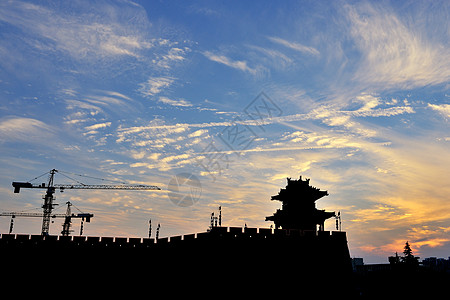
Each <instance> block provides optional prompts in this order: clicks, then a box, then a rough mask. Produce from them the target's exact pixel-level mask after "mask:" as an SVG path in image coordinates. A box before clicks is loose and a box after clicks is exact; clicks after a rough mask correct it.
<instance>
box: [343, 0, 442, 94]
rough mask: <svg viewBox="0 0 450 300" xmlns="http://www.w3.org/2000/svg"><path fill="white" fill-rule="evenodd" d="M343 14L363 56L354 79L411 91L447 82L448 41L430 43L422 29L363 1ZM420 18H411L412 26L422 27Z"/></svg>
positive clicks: (380, 7) (391, 12) (387, 10)
mask: <svg viewBox="0 0 450 300" xmlns="http://www.w3.org/2000/svg"><path fill="white" fill-rule="evenodd" d="M346 11H347V17H348V19H349V20H350V23H351V31H350V32H351V36H352V37H353V38H354V41H355V43H356V46H357V47H358V49H359V50H360V51H361V54H362V62H361V63H360V67H359V69H358V70H357V72H356V74H355V76H354V79H355V80H357V81H362V82H366V83H370V84H372V85H373V84H378V87H380V88H390V87H394V86H396V87H401V88H413V87H419V86H424V85H429V84H439V83H445V82H448V81H449V79H450V50H449V49H450V48H449V47H448V45H446V43H447V40H443V41H441V42H440V41H436V40H433V41H432V39H431V38H429V35H428V34H425V33H424V32H421V28H419V27H416V28H414V26H410V25H411V24H406V23H405V21H403V20H401V19H400V18H399V17H398V16H397V15H396V14H395V13H394V12H393V11H391V10H389V9H387V8H386V7H384V6H383V7H382V6H381V5H377V4H373V5H372V4H370V2H364V3H363V4H360V5H357V6H350V5H348V6H346ZM420 18H422V16H417V19H416V18H415V19H414V22H415V24H421V23H420V22H422V21H423V20H420ZM414 29H415V30H414Z"/></svg>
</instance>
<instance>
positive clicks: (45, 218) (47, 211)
mask: <svg viewBox="0 0 450 300" xmlns="http://www.w3.org/2000/svg"><path fill="white" fill-rule="evenodd" d="M58 172H59V171H58V170H56V169H52V170H50V172H48V173H49V179H48V183H47V184H45V183H42V184H39V185H35V184H32V183H30V182H16V181H15V182H13V183H12V186H13V187H14V193H19V192H20V189H21V188H29V189H47V192H46V194H45V195H44V204H43V205H42V209H43V214H42V231H41V232H42V235H48V231H49V226H50V218H51V217H52V210H53V208H54V204H53V200H54V199H55V198H54V197H53V194H54V193H55V191H56V189H59V190H60V191H61V192H63V191H64V190H66V189H90V190H92V189H103V190H160V188H159V187H157V186H154V185H127V184H119V185H104V184H101V185H91V184H83V183H81V182H79V181H77V184H54V177H55V174H56V173H58ZM44 175H45V174H44ZM66 177H68V176H66ZM69 178H70V177H69ZM69 208H70V207H69ZM63 231H64V230H63Z"/></svg>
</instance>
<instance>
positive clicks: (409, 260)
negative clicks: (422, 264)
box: [400, 241, 418, 266]
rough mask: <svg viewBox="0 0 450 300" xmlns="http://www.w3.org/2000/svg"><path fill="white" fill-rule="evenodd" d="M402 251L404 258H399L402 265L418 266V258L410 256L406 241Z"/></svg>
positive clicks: (409, 247)
mask: <svg viewBox="0 0 450 300" xmlns="http://www.w3.org/2000/svg"><path fill="white" fill-rule="evenodd" d="M403 249H404V250H403V254H404V256H403V257H401V258H400V259H401V261H402V263H404V264H406V265H410V266H415V265H418V257H414V255H413V254H412V253H413V252H412V250H411V246H410V245H409V242H408V241H406V244H405V247H404V248H403Z"/></svg>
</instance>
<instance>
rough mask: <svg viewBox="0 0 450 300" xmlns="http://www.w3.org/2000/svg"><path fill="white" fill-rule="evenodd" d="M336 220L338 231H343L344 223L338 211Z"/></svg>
mask: <svg viewBox="0 0 450 300" xmlns="http://www.w3.org/2000/svg"><path fill="white" fill-rule="evenodd" d="M334 217H335V218H336V230H339V231H341V230H342V221H341V211H338V213H337V215H335V216H334Z"/></svg>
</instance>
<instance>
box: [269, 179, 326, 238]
mask: <svg viewBox="0 0 450 300" xmlns="http://www.w3.org/2000/svg"><path fill="white" fill-rule="evenodd" d="M287 182H288V184H287V186H286V188H285V189H281V190H280V192H279V193H278V195H275V196H272V200H278V201H281V202H282V203H283V206H282V209H277V211H276V212H275V213H274V214H273V216H270V217H266V221H273V222H274V223H275V228H276V229H278V228H280V227H281V228H283V229H300V230H314V231H316V230H317V225H319V229H318V230H319V231H323V230H324V223H325V220H326V219H328V218H331V217H334V216H335V213H334V212H326V211H325V210H319V209H316V203H315V202H316V200H319V199H320V198H322V197H323V196H328V192H327V191H321V190H319V189H318V188H316V187H313V186H310V185H309V179H306V180H304V181H303V180H302V176H300V179H299V180H292V179H291V178H287Z"/></svg>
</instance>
